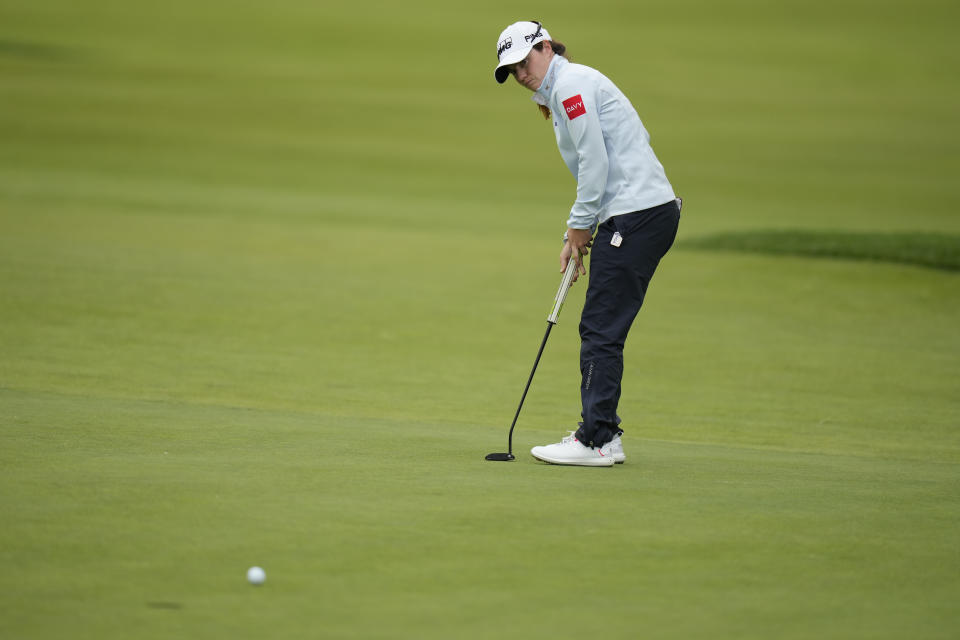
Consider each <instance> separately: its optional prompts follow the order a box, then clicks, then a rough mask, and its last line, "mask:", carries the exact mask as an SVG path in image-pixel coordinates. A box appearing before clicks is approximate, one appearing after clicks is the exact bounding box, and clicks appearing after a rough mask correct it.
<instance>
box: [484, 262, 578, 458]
mask: <svg viewBox="0 0 960 640" xmlns="http://www.w3.org/2000/svg"><path fill="white" fill-rule="evenodd" d="M576 272H577V261H576V260H574V259H573V257H571V258H570V262H568V263H567V270H566V271H565V272H564V274H563V281H562V282H561V283H560V290H559V291H557V297H556V298H554V299H553V300H554V302H553V310H552V311H551V312H550V315H549V316H548V317H547V332H546V333H544V334H543V341H541V342H540V350H539V351H537V359H536V360H534V362H533V370H532V371H530V377H529V378H527V386H526V387H524V388H523V395H522V396H520V406H518V407H517V412H516V413H515V414H514V415H513V424H511V425H510V434H509V435H508V436H507V452H506V453H488V454H487V458H486V459H487V460H490V461H491V462H510V461H511V460H514V459H515V458H514V457H513V428H514V427H516V426H517V418H519V417H520V409H522V408H523V401H524V400H526V398H527V391H529V390H530V383H531V382H533V374H534V373H536V372H537V365H538V364H540V356H542V355H543V348H544V347H545V346H546V344H547V338H549V337H550V329H553V325H555V324H557V317H558V316H559V315H560V309H562V308H563V301H564V300H566V299H567V291H569V290H570V285H571V284H573V276H574V274H575V273H576Z"/></svg>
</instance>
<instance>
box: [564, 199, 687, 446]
mask: <svg viewBox="0 0 960 640" xmlns="http://www.w3.org/2000/svg"><path fill="white" fill-rule="evenodd" d="M679 224H680V207H679V205H678V203H677V202H675V201H671V202H668V203H667V204H664V205H660V206H658V207H653V208H650V209H644V210H643V211H637V212H634V213H625V214H622V215H619V216H613V217H612V218H610V219H609V220H607V221H606V222H604V223H603V224H602V225H600V226H599V228H598V229H597V233H596V235H595V236H594V239H593V248H592V249H591V251H590V273H589V277H590V283H589V285H588V286H587V295H586V300H585V301H584V304H583V314H582V315H581V317H580V340H581V346H580V373H581V376H582V378H581V383H580V400H581V403H582V405H583V412H582V414H581V415H582V417H583V422H581V423H580V428H579V429H578V430H577V434H576V435H577V439H578V440H579V441H580V442H582V443H584V444H586V445H589V446H591V447H601V446H603V445H604V444H606V443H607V442H609V441H610V440H613V438H614V437H615V436H616V435H617V434H619V433H621V429H620V418H619V416H618V415H617V405H618V404H619V402H620V381H621V379H622V378H623V345H624V343H625V342H626V339H627V333H628V332H629V331H630V326H631V325H632V324H633V319H634V318H635V317H636V315H637V312H638V311H640V307H641V305H643V298H644V296H645V295H646V293H647V287H648V286H649V285H650V279H651V278H652V277H653V273H654V271H656V269H657V265H658V264H660V259H661V258H662V257H663V256H664V254H666V253H667V251H668V250H669V249H670V247H671V246H673V241H674V239H675V238H676V237H677V228H678V226H679ZM616 233H619V234H620V246H614V245H613V244H611V240H613V238H614V234H616Z"/></svg>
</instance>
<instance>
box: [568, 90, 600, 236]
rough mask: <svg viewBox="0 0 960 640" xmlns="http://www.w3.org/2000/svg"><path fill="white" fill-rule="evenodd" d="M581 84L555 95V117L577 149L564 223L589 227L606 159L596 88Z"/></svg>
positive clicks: (594, 215)
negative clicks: (573, 197) (574, 196)
mask: <svg viewBox="0 0 960 640" xmlns="http://www.w3.org/2000/svg"><path fill="white" fill-rule="evenodd" d="M585 84H586V83H583V84H581V86H580V87H577V88H574V89H565V90H564V91H563V92H562V93H560V94H559V95H560V98H559V100H560V113H559V118H560V120H561V122H562V125H563V126H566V127H567V131H568V132H569V134H570V138H571V140H572V141H573V143H574V145H575V146H576V149H577V176H576V178H577V200H576V202H574V203H573V208H572V209H571V210H570V217H569V219H568V220H567V226H568V227H570V228H571V229H591V230H592V229H593V228H594V227H595V226H596V224H597V217H598V215H599V212H600V203H601V201H602V200H603V194H604V192H605V191H606V188H607V171H608V168H609V160H608V158H607V148H606V146H605V145H604V143H603V131H602V130H601V128H600V113H599V111H598V109H599V105H598V102H599V101H598V99H597V95H596V88H594V87H589V86H584V85H585ZM565 96H569V97H565Z"/></svg>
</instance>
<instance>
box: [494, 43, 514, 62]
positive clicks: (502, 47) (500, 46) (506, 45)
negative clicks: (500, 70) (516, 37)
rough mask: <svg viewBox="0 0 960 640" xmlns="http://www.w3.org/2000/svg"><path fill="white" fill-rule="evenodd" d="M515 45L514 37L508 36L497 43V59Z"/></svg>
mask: <svg viewBox="0 0 960 640" xmlns="http://www.w3.org/2000/svg"><path fill="white" fill-rule="evenodd" d="M512 46H513V38H507V39H506V40H501V41H500V42H498V43H497V59H498V60H499V59H500V58H502V57H503V52H504V51H506V50H507V49H509V48H510V47H512Z"/></svg>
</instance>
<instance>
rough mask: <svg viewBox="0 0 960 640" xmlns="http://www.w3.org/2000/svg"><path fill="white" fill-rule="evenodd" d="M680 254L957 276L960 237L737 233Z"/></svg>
mask: <svg viewBox="0 0 960 640" xmlns="http://www.w3.org/2000/svg"><path fill="white" fill-rule="evenodd" d="M678 248H682V249H700V250H709V251H740V252H748V253H766V254H772V255H789V256H807V257H812V258H839V259H846V260H871V261H874V262H894V263H898V264H909V265H916V266H921V267H927V268H930V269H940V270H943V271H960V236H958V235H951V234H946V233H920V232H900V233H860V232H854V231H796V230H793V231H792V230H782V231H759V230H757V231H736V232H727V233H718V234H714V235H711V236H702V237H699V238H692V239H690V240H684V241H683V242H682V243H678Z"/></svg>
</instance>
